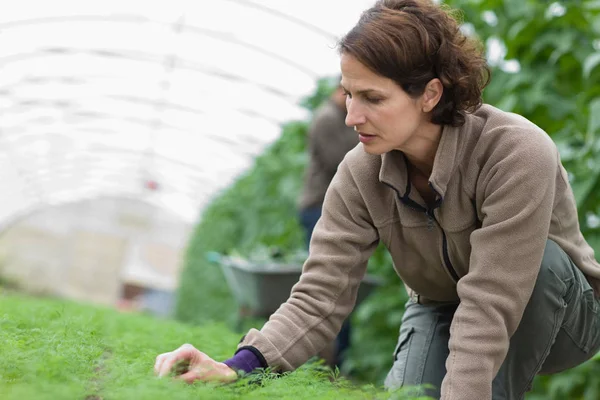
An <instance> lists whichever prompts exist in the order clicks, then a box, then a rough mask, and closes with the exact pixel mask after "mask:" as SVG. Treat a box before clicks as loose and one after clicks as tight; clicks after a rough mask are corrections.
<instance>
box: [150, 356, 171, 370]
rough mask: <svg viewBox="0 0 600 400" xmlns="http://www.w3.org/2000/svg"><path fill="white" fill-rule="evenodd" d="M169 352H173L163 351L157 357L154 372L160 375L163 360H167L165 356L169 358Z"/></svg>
mask: <svg viewBox="0 0 600 400" xmlns="http://www.w3.org/2000/svg"><path fill="white" fill-rule="evenodd" d="M169 354H171V353H163V354H160V355H158V356H157V357H156V361H155V362H154V373H155V374H157V375H158V373H159V371H160V368H161V366H162V364H163V362H164V361H165V358H167V357H168V356H169Z"/></svg>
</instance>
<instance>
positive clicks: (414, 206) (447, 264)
mask: <svg viewBox="0 0 600 400" xmlns="http://www.w3.org/2000/svg"><path fill="white" fill-rule="evenodd" d="M382 183H384V184H385V185H386V186H388V187H390V188H391V189H393V190H394V192H396V195H397V196H398V198H399V199H400V201H401V202H402V203H403V204H405V205H407V206H409V207H411V208H412V209H414V210H417V211H422V212H425V215H427V218H428V220H427V229H429V230H431V229H433V225H434V224H435V225H437V226H438V227H439V228H440V231H442V257H443V261H442V266H443V267H444V268H445V269H446V271H448V273H449V274H450V276H451V277H452V279H453V280H454V282H455V283H458V281H459V276H458V273H457V272H456V270H455V269H454V266H453V265H452V261H450V255H449V254H448V239H447V238H446V232H444V228H442V225H440V223H439V222H438V220H437V218H435V214H434V213H433V209H432V208H425V207H423V206H422V205H420V204H419V203H417V202H416V201H414V200H412V199H411V198H406V199H405V198H404V197H402V196H400V192H398V190H397V189H396V188H395V187H393V186H392V185H390V184H388V183H386V182H382ZM429 187H431V189H432V190H433V191H434V192H435V193H436V195H438V196H439V193H438V191H437V190H435V188H434V187H433V185H432V184H431V182H430V183H429ZM436 207H439V203H438V205H437V206H436Z"/></svg>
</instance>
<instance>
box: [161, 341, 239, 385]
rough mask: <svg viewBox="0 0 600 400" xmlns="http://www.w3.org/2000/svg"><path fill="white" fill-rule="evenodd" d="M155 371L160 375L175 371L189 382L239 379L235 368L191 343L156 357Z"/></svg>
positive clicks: (180, 377)
mask: <svg viewBox="0 0 600 400" xmlns="http://www.w3.org/2000/svg"><path fill="white" fill-rule="evenodd" d="M154 372H155V373H156V374H157V375H158V376H159V377H163V376H167V375H169V374H170V373H174V374H175V375H176V377H177V378H179V379H183V380H184V381H186V382H187V383H193V382H194V381H203V382H224V383H227V382H233V381H235V380H236V379H237V373H236V372H235V371H234V370H233V369H231V368H229V367H228V366H227V365H226V364H223V363H221V362H217V361H215V360H213V359H212V358H210V357H209V356H207V355H206V354H204V353H203V352H201V351H200V350H198V349H196V348H195V347H194V346H192V345H191V344H184V345H183V346H181V347H180V348H178V349H177V350H174V351H171V352H169V353H163V354H161V355H159V356H158V357H156V363H155V364H154Z"/></svg>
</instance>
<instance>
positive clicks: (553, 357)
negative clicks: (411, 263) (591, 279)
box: [385, 240, 600, 400]
mask: <svg viewBox="0 0 600 400" xmlns="http://www.w3.org/2000/svg"><path fill="white" fill-rule="evenodd" d="M457 307H458V304H449V303H437V304H427V305H424V304H418V303H415V302H414V301H412V300H410V301H409V302H408V304H407V306H406V312H405V314H404V317H403V320H402V325H401V327H400V338H399V340H398V345H397V346H396V349H395V351H394V365H393V366H392V369H391V370H390V372H389V373H388V376H387V378H386V379H385V386H386V387H387V388H388V389H395V388H399V387H401V386H413V385H425V384H427V386H430V388H429V389H427V390H426V392H425V394H427V395H429V396H432V397H434V398H436V399H439V397H440V386H441V383H442V380H443V379H444V375H445V374H446V366H445V362H446V358H447V357H448V354H449V350H448V339H449V338H450V323H451V322H452V317H453V316H454V312H455V311H456V308H457ZM599 313H600V300H599V299H597V298H596V297H595V296H594V292H593V290H592V288H591V287H590V285H589V283H588V281H587V280H586V278H585V276H584V275H583V274H582V273H581V272H580V271H579V270H578V269H577V267H576V266H575V265H574V264H573V262H572V261H571V259H570V258H569V256H568V255H567V254H566V253H565V252H564V251H563V250H562V249H561V248H560V247H559V246H558V245H557V244H556V243H555V242H553V241H551V240H548V242H547V243H546V250H545V252H544V258H543V260H542V265H541V269H540V272H539V275H538V278H537V281H536V284H535V288H534V290H533V294H532V296H531V299H530V300H529V303H528V304H527V307H526V308H525V313H524V314H523V318H522V320H521V323H520V324H519V327H518V328H517V331H516V332H515V334H514V335H513V336H512V338H511V340H510V347H509V350H508V354H507V355H506V358H505V360H504V363H503V364H502V366H501V368H500V371H499V372H498V375H496V378H495V379H494V381H493V383H492V398H493V400H508V399H510V400H513V399H523V398H524V396H525V392H527V391H528V390H529V389H530V387H531V382H532V381H533V378H534V377H535V376H536V375H537V374H551V373H555V372H559V371H563V370H565V369H568V368H571V367H574V366H577V365H579V364H581V363H583V362H584V361H586V360H588V359H590V358H591V357H593V356H594V354H596V352H597V351H598V350H599V348H600V334H599V333H600V315H599Z"/></svg>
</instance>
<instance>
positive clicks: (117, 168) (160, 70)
mask: <svg viewBox="0 0 600 400" xmlns="http://www.w3.org/2000/svg"><path fill="white" fill-rule="evenodd" d="M372 3H373V0H344V1H339V0H320V1H317V0H302V1H295V0H294V1H292V0H255V1H250V0H215V1H205V0H168V1H167V0H164V1H162V0H161V1H148V0H139V1H138V0H103V1H82V0H72V1H62V0H52V1H47V0H19V1H10V0H0V5H1V8H0V9H1V10H2V12H0V182H2V186H1V195H0V224H2V223H4V222H6V221H8V220H9V219H11V218H13V217H14V216H17V215H19V214H21V213H24V212H28V211H29V210H31V209H35V208H39V207H44V206H47V205H52V204H58V203H62V202H68V201H76V200H80V199H84V198H89V197H95V196H103V195H109V196H114V195H118V196H126V197H134V198H139V199H142V200H144V201H148V202H150V203H152V204H155V205H157V206H160V207H164V208H167V209H169V210H171V211H172V212H175V213H177V214H178V215H180V216H181V217H182V218H183V219H185V220H186V221H189V222H192V221H194V220H195V219H196V218H197V216H198V213H199V212H201V210H202V208H203V207H204V206H205V205H206V204H207V202H208V201H209V200H210V199H211V197H212V196H213V195H214V194H215V193H216V192H217V191H219V190H220V189H222V188H223V187H225V186H227V185H229V184H230V183H231V182H232V180H233V179H234V178H235V177H236V176H237V175H239V174H240V173H241V172H242V171H243V170H244V169H246V168H248V167H249V166H250V165H251V162H252V159H253V158H254V157H255V156H256V155H258V154H260V153H261V151H262V150H263V149H264V147H265V146H266V145H268V144H269V143H271V142H272V141H273V140H275V139H276V138H277V137H278V135H279V133H280V130H281V129H280V128H281V126H280V124H281V123H282V122H286V121H289V120H292V119H297V118H304V117H306V115H305V111H304V110H303V109H302V108H301V107H299V105H298V102H299V100H300V99H301V98H302V97H304V96H305V95H307V94H310V93H311V92H312V91H313V90H314V88H315V83H316V80H317V79H318V78H319V77H322V76H332V75H335V74H337V73H338V71H339V63H338V55H337V51H336V49H335V43H336V40H337V39H338V38H339V36H341V35H342V34H343V33H345V32H346V31H347V30H348V29H349V28H351V27H352V25H353V24H354V23H355V22H356V20H357V19H358V17H359V15H360V12H361V11H362V10H363V9H365V8H367V7H369V6H370V5H371V4H372ZM148 181H152V182H156V184H157V190H149V189H148V185H147V182H148Z"/></svg>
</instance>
